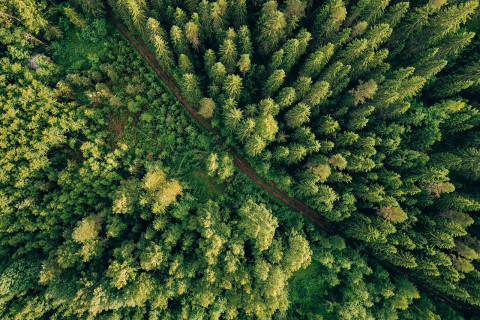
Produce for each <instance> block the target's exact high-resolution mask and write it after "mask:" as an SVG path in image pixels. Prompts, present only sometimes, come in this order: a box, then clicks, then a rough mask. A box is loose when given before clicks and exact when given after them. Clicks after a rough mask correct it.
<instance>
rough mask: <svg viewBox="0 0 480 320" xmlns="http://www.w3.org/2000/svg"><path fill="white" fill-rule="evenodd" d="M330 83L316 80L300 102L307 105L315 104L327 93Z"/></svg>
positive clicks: (326, 95)
mask: <svg viewBox="0 0 480 320" xmlns="http://www.w3.org/2000/svg"><path fill="white" fill-rule="evenodd" d="M329 89H330V85H329V84H328V82H325V81H317V82H315V84H314V85H313V86H312V88H311V89H310V91H309V92H308V93H307V95H306V96H305V97H304V98H303V100H302V102H303V103H305V104H307V105H309V106H317V105H319V104H320V103H321V102H322V101H323V100H325V99H326V98H327V97H328V95H329V93H330V92H329Z"/></svg>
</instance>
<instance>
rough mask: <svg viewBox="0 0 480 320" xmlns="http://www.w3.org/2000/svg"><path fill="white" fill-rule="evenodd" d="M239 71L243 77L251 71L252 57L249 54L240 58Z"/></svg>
mask: <svg viewBox="0 0 480 320" xmlns="http://www.w3.org/2000/svg"><path fill="white" fill-rule="evenodd" d="M237 65H238V70H239V71H240V72H241V73H242V75H243V77H245V74H246V73H247V72H248V71H249V70H250V65H251V62H250V55H249V54H242V55H241V56H240V60H238V63H237Z"/></svg>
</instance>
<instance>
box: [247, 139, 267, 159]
mask: <svg viewBox="0 0 480 320" xmlns="http://www.w3.org/2000/svg"><path fill="white" fill-rule="evenodd" d="M265 146H266V142H265V140H263V139H262V138H261V137H260V136H259V135H256V134H255V135H252V136H251V137H249V138H248V139H247V141H246V143H245V152H246V153H247V154H248V155H249V156H250V157H255V156H257V155H259V154H260V152H262V151H263V149H265Z"/></svg>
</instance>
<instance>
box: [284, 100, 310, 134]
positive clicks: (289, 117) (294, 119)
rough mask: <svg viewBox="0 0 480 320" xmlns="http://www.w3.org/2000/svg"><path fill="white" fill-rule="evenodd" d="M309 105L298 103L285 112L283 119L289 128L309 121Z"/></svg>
mask: <svg viewBox="0 0 480 320" xmlns="http://www.w3.org/2000/svg"><path fill="white" fill-rule="evenodd" d="M309 116H310V107H309V106H308V105H306V104H304V103H298V104H297V105H296V106H294V107H293V108H292V109H290V110H288V111H287V113H286V114H285V121H286V124H287V126H289V127H290V128H296V127H299V126H301V125H302V124H304V123H305V122H308V121H309Z"/></svg>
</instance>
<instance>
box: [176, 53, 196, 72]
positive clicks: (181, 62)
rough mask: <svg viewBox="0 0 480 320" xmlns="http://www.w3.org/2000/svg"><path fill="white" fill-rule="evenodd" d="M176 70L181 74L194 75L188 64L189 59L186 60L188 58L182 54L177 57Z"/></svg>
mask: <svg viewBox="0 0 480 320" xmlns="http://www.w3.org/2000/svg"><path fill="white" fill-rule="evenodd" d="M178 68H179V69H180V71H181V72H182V74H186V73H191V74H193V73H195V70H194V68H193V64H192V63H191V62H190V59H188V57H187V56H186V55H184V54H183V53H182V54H180V56H179V57H178Z"/></svg>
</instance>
